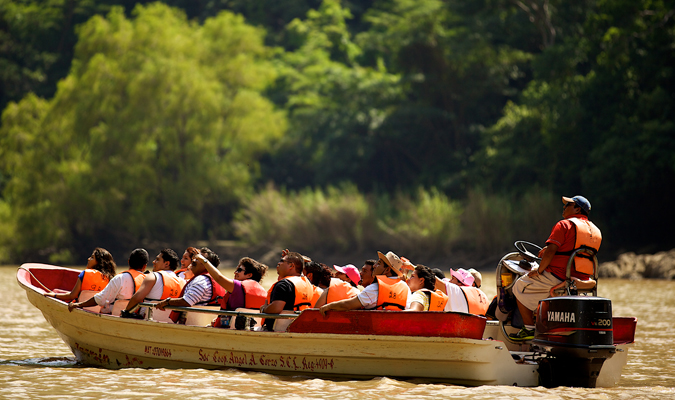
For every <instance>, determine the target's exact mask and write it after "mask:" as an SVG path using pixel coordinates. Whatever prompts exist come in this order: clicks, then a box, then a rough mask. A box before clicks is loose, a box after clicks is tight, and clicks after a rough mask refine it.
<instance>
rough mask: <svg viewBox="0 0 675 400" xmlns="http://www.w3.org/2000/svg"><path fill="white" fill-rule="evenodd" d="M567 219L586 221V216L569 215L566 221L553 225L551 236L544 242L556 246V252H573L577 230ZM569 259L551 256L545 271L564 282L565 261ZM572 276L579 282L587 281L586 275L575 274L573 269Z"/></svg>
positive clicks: (562, 256)
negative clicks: (579, 280)
mask: <svg viewBox="0 0 675 400" xmlns="http://www.w3.org/2000/svg"><path fill="white" fill-rule="evenodd" d="M569 218H579V219H583V220H588V217H587V216H585V215H582V214H576V215H571V216H569V217H568V218H566V219H563V220H560V221H558V223H557V224H555V226H554V227H553V230H551V235H550V236H549V237H548V239H547V240H546V244H549V243H552V244H556V245H558V252H565V251H572V250H574V243H575V242H576V238H577V229H576V226H575V225H574V223H573V222H572V221H569ZM569 259H570V256H565V255H555V256H553V259H552V260H551V263H550V264H549V266H548V267H547V268H546V270H547V271H548V272H550V273H552V274H553V275H555V276H556V277H558V278H559V279H563V280H564V279H565V274H566V270H567V261H568V260H569ZM572 276H573V277H576V278H579V279H581V280H586V279H588V275H586V274H582V273H579V272H576V271H575V270H574V268H572Z"/></svg>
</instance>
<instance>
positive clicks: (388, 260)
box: [377, 251, 403, 277]
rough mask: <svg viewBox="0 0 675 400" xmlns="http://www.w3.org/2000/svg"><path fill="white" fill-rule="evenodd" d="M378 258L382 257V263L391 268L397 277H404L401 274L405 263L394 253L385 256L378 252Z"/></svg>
mask: <svg viewBox="0 0 675 400" xmlns="http://www.w3.org/2000/svg"><path fill="white" fill-rule="evenodd" d="M377 256H378V257H380V260H382V262H384V263H385V264H386V265H387V266H388V267H391V269H392V270H393V271H394V272H396V275H398V276H399V277H401V276H402V275H403V273H402V272H401V269H402V268H403V261H402V260H401V258H400V257H399V256H397V255H396V254H394V252H391V251H390V252H388V253H387V254H386V255H384V254H382V253H380V252H379V251H378V252H377Z"/></svg>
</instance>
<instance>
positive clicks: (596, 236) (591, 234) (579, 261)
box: [556, 218, 602, 275]
mask: <svg viewBox="0 0 675 400" xmlns="http://www.w3.org/2000/svg"><path fill="white" fill-rule="evenodd" d="M569 221H570V222H572V223H574V226H575V227H576V238H575V240H574V250H572V251H571V252H564V253H567V254H568V255H571V254H572V252H574V251H575V250H578V249H580V248H582V247H584V246H585V247H590V248H591V249H593V250H595V252H596V253H597V252H598V250H600V243H602V233H601V232H600V229H598V227H597V226H595V224H594V223H592V222H591V221H589V220H587V219H581V218H569ZM564 253H560V252H558V253H556V254H564ZM593 268H594V265H593V259H592V258H590V257H588V256H586V255H577V256H576V257H574V269H575V270H576V271H577V272H580V273H582V274H586V275H592V274H593Z"/></svg>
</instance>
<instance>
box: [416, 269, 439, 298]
mask: <svg viewBox="0 0 675 400" xmlns="http://www.w3.org/2000/svg"><path fill="white" fill-rule="evenodd" d="M415 271H416V272H417V277H418V278H421V279H424V288H425V289H429V290H431V291H432V292H433V291H434V289H435V288H436V275H434V273H433V272H432V271H431V269H430V268H429V267H425V266H424V265H421V264H420V265H418V266H417V267H415Z"/></svg>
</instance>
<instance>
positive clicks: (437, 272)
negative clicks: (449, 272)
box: [431, 268, 445, 279]
mask: <svg viewBox="0 0 675 400" xmlns="http://www.w3.org/2000/svg"><path fill="white" fill-rule="evenodd" d="M431 272H433V273H434V275H436V277H438V279H445V273H443V271H441V269H440V268H432V269H431Z"/></svg>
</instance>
